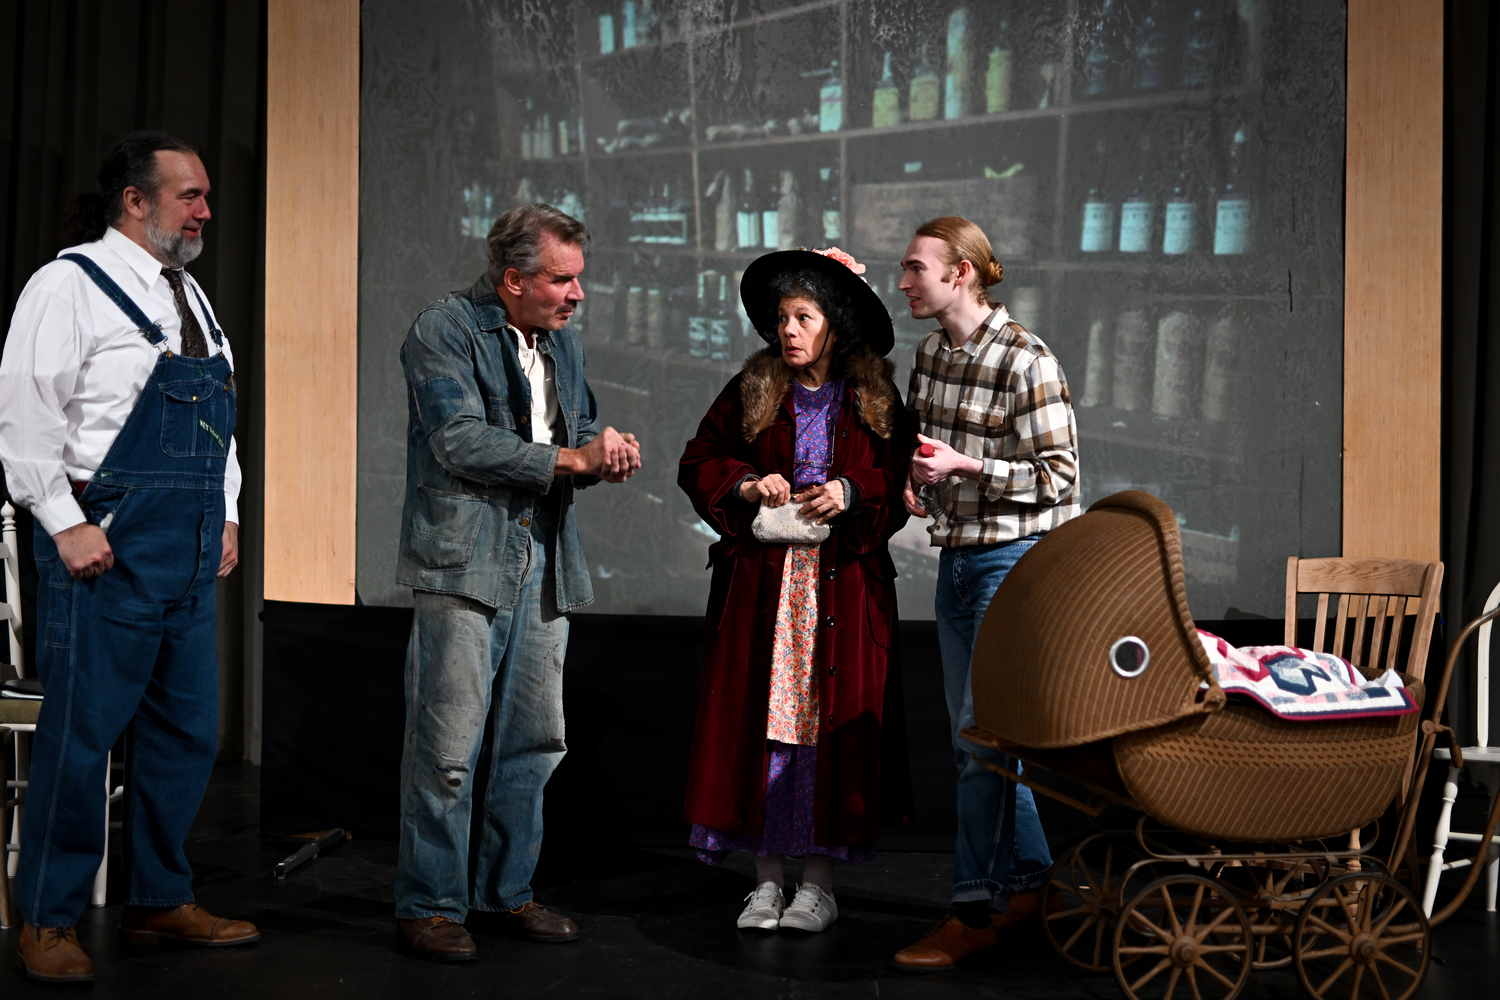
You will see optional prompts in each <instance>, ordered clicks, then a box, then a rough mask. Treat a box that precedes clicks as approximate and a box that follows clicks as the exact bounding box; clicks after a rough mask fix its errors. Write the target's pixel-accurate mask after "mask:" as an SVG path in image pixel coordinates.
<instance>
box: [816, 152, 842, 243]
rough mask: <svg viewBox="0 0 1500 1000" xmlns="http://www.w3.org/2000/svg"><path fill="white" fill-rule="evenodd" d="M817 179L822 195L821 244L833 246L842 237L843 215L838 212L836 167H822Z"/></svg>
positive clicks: (837, 172)
mask: <svg viewBox="0 0 1500 1000" xmlns="http://www.w3.org/2000/svg"><path fill="white" fill-rule="evenodd" d="M818 181H819V185H820V187H821V188H822V191H821V194H822V196H823V199H822V200H823V245H824V246H830V247H831V246H833V245H835V244H836V243H838V241H839V240H841V239H843V231H844V227H843V216H842V215H841V214H840V212H839V170H838V167H822V168H820V169H819V170H818Z"/></svg>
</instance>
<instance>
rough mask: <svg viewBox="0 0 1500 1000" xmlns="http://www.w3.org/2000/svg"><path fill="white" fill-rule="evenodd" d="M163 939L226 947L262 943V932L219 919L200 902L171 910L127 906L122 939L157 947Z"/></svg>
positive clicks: (239, 922) (246, 924)
mask: <svg viewBox="0 0 1500 1000" xmlns="http://www.w3.org/2000/svg"><path fill="white" fill-rule="evenodd" d="M162 938H166V939H167V940H169V941H181V942H182V943H183V944H196V945H202V946H204V947H208V948H227V947H228V946H230V945H235V944H249V943H250V942H251V941H259V940H260V931H258V930H256V929H255V925H254V924H252V923H250V922H249V921H247V920H230V919H228V918H226V917H216V916H214V915H213V914H212V913H209V912H208V911H207V910H205V909H204V908H203V907H201V906H199V905H198V904H197V903H183V904H182V905H181V906H174V907H173V908H172V909H170V910H157V909H152V908H150V907H144V906H127V907H125V912H124V913H121V914H120V939H121V940H122V941H125V942H126V943H127V944H158V943H160V941H161V939H162Z"/></svg>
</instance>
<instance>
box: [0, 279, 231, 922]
mask: <svg viewBox="0 0 1500 1000" xmlns="http://www.w3.org/2000/svg"><path fill="white" fill-rule="evenodd" d="M60 259H66V260H72V261H73V262H74V263H76V264H78V265H79V266H80V267H82V268H83V269H84V271H86V272H87V273H88V275H89V277H90V278H92V279H93V280H94V283H95V284H97V285H98V286H99V287H100V288H101V289H102V290H103V291H104V292H105V294H106V295H108V296H109V297H110V298H111V299H113V300H114V302H115V303H116V304H117V305H119V307H120V308H121V309H122V310H123V311H124V312H125V314H126V316H128V317H129V318H130V320H131V322H132V323H134V324H135V325H136V326H137V328H138V329H139V330H140V331H141V335H142V336H144V337H145V338H146V339H147V340H148V341H149V342H150V343H151V344H152V345H154V346H155V347H156V348H157V351H158V352H159V354H158V357H157V359H156V367H155V368H154V369H153V370H152V372H151V376H150V378H148V379H147V380H146V384H145V386H143V387H142V389H141V393H140V396H139V397H138V398H137V399H136V403H135V407H134V408H133V409H132V410H131V411H130V416H129V418H128V419H127V420H126V421H125V426H124V427H122V428H121V429H120V433H119V436H117V437H116V438H115V441H114V444H113V445H112V446H111V447H110V449H109V453H108V454H107V455H106V456H105V458H104V462H103V463H102V464H101V465H100V467H99V469H98V471H97V472H95V473H94V477H93V479H91V480H90V481H89V483H88V485H87V487H86V488H85V489H84V491H83V493H82V495H81V496H80V497H79V503H80V505H81V506H82V507H83V510H84V513H85V515H86V517H87V518H88V520H89V522H90V523H92V524H96V525H98V526H100V527H102V528H103V529H104V530H105V532H106V534H107V535H108V537H109V544H110V547H111V548H112V549H113V551H114V558H115V564H114V567H113V568H112V569H110V570H109V571H108V572H106V573H103V574H101V575H100V576H97V577H94V578H93V579H90V580H75V579H73V578H72V577H71V576H69V575H68V570H67V567H66V566H65V565H63V562H62V560H61V559H60V558H59V557H58V552H57V546H56V545H55V544H54V543H53V541H52V539H51V538H50V537H48V535H47V533H46V532H44V531H38V532H37V533H36V541H35V547H36V563H37V570H38V572H39V575H40V580H39V581H38V582H39V586H38V588H37V589H38V595H37V621H38V622H39V624H40V631H39V632H38V635H37V639H38V642H37V656H36V661H37V664H36V665H37V673H38V676H39V677H40V678H41V681H42V684H43V685H44V687H45V689H46V698H45V699H44V700H43V702H42V711H41V717H40V718H39V719H38V721H37V728H36V740H35V743H34V746H33V750H32V764H31V775H30V780H31V785H30V788H29V789H28V790H27V796H26V813H25V820H24V823H23V828H22V832H21V858H20V866H19V870H18V872H17V890H18V891H17V897H18V898H19V901H20V909H21V914H22V917H23V918H24V919H25V920H26V922H27V923H29V924H31V925H32V926H33V927H37V928H43V927H71V926H73V925H74V924H76V923H77V922H78V919H79V917H80V916H81V915H82V913H83V909H84V906H85V905H86V904H87V902H88V897H89V892H90V889H91V888H92V885H93V880H94V873H95V871H96V870H97V869H98V867H99V863H100V860H101V858H102V857H103V853H104V850H105V847H106V842H105V815H106V814H105V761H106V759H107V754H108V753H109V751H110V748H111V747H113V746H114V744H115V741H116V740H117V739H119V737H120V735H121V734H122V733H123V732H124V731H125V730H126V727H127V726H130V727H131V732H130V737H129V743H128V751H129V752H128V754H127V756H126V767H127V768H128V770H129V774H128V776H127V780H126V782H125V787H126V789H127V790H128V792H127V798H126V803H125V805H126V808H125V818H124V834H125V836H124V840H125V843H126V845H127V851H126V855H127V857H128V859H129V863H130V865H129V867H130V871H129V879H130V882H129V886H130V888H129V893H128V899H127V901H128V902H129V903H130V904H131V905H133V906H177V905H180V904H182V903H186V902H190V901H191V900H192V899H193V889H192V871H191V869H190V868H189V867H188V862H187V857H186V856H185V855H184V853H183V849H182V845H183V841H184V840H185V839H186V838H187V834H188V828H189V827H190V826H191V824H192V821H193V818H194V816H195V815H196V814H197V812H198V805H199V803H200V802H201V800H202V798H203V790H204V788H205V787H206V785H207V784H208V777H209V772H210V771H211V770H212V768H213V763H214V755H215V753H216V751H217V743H218V712H219V705H218V663H217V659H218V657H217V652H218V650H217V637H216V632H217V617H218V616H217V604H216V600H215V591H214V581H215V578H216V576H217V574H218V569H219V559H220V555H221V550H222V548H223V533H224V465H225V461H226V459H227V456H228V448H229V440H230V435H231V434H232V433H233V430H234V415H235V390H234V376H233V372H231V370H230V368H229V363H228V361H227V360H226V359H225V357H224V348H223V345H224V338H223V334H222V333H221V332H220V330H219V327H218V323H217V322H215V321H214V319H213V316H212V314H211V313H210V312H209V310H208V307H207V305H206V304H205V303H204V302H203V299H202V297H201V296H199V295H198V292H197V289H194V290H193V294H194V295H195V296H197V297H198V304H199V306H200V307H201V308H202V310H203V315H204V317H205V318H206V319H207V320H208V325H209V327H210V330H211V333H212V338H213V341H214V343H215V344H216V345H218V350H219V353H218V354H217V355H215V356H214V357H211V358H185V357H181V356H180V355H174V354H173V353H171V352H170V351H167V350H166V349H165V347H164V346H163V342H164V341H165V339H166V338H165V336H164V335H163V334H162V332H161V328H160V326H159V325H158V324H155V323H152V322H151V321H150V320H148V319H147V318H146V316H145V314H144V313H143V312H142V311H141V310H140V308H139V307H138V306H137V305H136V304H135V303H134V302H133V301H131V299H130V298H129V296H127V295H126V294H125V292H124V291H123V290H122V289H121V288H120V287H119V286H118V285H117V284H115V283H114V281H112V280H111V279H110V278H109V277H108V276H107V275H105V274H104V272H103V271H102V270H100V269H99V267H98V265H96V264H95V263H94V262H93V261H92V260H89V259H88V258H87V257H83V256H81V255H77V254H66V255H64V256H63V257H62V258H60Z"/></svg>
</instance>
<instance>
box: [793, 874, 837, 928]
mask: <svg viewBox="0 0 1500 1000" xmlns="http://www.w3.org/2000/svg"><path fill="white" fill-rule="evenodd" d="M838 918H839V908H838V904H837V903H835V902H834V901H833V897H832V896H830V895H828V893H826V892H824V891H823V890H822V889H819V888H818V887H817V886H815V885H811V884H810V883H807V882H803V883H802V884H801V885H799V886H798V887H797V895H796V896H794V897H792V905H790V906H788V907H787V908H786V912H785V913H783V914H782V915H781V926H782V927H785V928H790V929H791V930H794V931H821V930H825V929H826V928H827V927H828V925H829V924H831V923H833V922H834V921H835V920H837V919H838Z"/></svg>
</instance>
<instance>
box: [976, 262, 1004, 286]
mask: <svg viewBox="0 0 1500 1000" xmlns="http://www.w3.org/2000/svg"><path fill="white" fill-rule="evenodd" d="M1004 276H1005V267H1004V266H1003V265H1002V264H1001V263H1000V262H999V261H998V260H996V259H995V257H994V255H993V254H992V255H991V256H990V260H989V263H988V264H985V265H984V268H983V273H982V274H981V275H980V278H981V279H982V283H983V285H984V286H985V287H986V288H988V287H989V286H990V285H998V284H999V283H1000V282H1001V280H1002V279H1003V278H1004Z"/></svg>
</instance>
